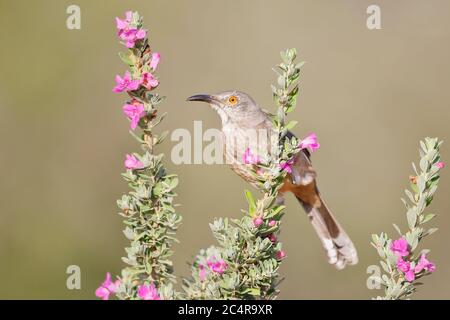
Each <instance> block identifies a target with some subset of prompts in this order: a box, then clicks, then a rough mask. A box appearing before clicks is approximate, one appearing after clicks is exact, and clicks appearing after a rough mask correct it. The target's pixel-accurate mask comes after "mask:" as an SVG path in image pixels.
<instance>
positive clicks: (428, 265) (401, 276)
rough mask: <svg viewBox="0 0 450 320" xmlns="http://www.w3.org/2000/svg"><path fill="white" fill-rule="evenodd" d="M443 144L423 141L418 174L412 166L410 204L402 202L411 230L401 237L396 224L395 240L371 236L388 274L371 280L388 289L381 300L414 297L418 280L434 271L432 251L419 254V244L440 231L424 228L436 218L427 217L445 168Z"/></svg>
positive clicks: (401, 234) (382, 234) (422, 251)
mask: <svg viewBox="0 0 450 320" xmlns="http://www.w3.org/2000/svg"><path fill="white" fill-rule="evenodd" d="M441 144H442V141H439V140H438V139H437V138H425V141H420V158H421V159H420V162H419V170H418V169H417V167H416V166H415V165H414V163H413V169H414V173H415V175H414V176H411V177H410V182H411V191H412V192H411V191H410V190H405V194H406V196H407V199H408V200H405V199H402V201H403V203H404V204H405V207H406V210H407V213H406V217H407V222H408V228H409V230H408V231H407V232H406V233H402V232H401V230H400V228H399V227H398V226H397V225H395V224H394V228H395V229H396V231H397V232H398V233H399V235H400V238H399V239H397V240H392V239H390V238H388V236H387V234H386V233H381V234H380V235H375V234H374V235H372V240H373V242H372V245H373V246H374V248H375V249H377V252H378V254H379V255H380V257H381V258H382V259H383V260H382V261H380V264H381V266H382V268H383V270H384V271H385V272H386V273H387V274H382V275H381V277H377V276H372V278H373V279H374V280H375V281H377V282H379V283H380V284H381V285H382V286H383V287H384V289H385V295H384V297H381V296H379V297H377V298H378V299H388V300H397V299H403V298H407V297H409V296H411V295H412V294H413V293H414V292H415V291H416V290H417V288H416V286H417V285H418V284H419V283H418V282H417V280H418V279H420V278H422V277H423V276H427V275H429V274H431V273H432V272H434V271H435V269H436V267H435V265H434V263H432V262H430V261H429V260H428V259H427V254H428V253H429V250H426V249H423V250H421V251H420V252H418V253H417V252H416V251H417V250H416V249H417V247H418V245H419V244H420V242H421V241H422V240H423V239H424V238H425V237H426V236H429V235H431V234H432V233H434V232H435V231H436V230H437V228H429V229H425V228H424V227H423V225H424V224H426V223H427V222H429V221H431V220H432V219H433V218H434V217H435V215H434V214H431V213H426V208H427V207H428V206H429V205H430V204H431V202H432V200H433V196H434V193H435V192H436V190H437V186H438V183H439V179H440V170H441V169H442V168H443V167H444V164H443V162H441V161H440V154H439V148H440V146H441Z"/></svg>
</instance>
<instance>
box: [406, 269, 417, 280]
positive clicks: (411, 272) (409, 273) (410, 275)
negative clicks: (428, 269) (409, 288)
mask: <svg viewBox="0 0 450 320" xmlns="http://www.w3.org/2000/svg"><path fill="white" fill-rule="evenodd" d="M405 279H406V281H408V282H413V281H414V279H416V275H415V274H414V270H408V271H406V272H405Z"/></svg>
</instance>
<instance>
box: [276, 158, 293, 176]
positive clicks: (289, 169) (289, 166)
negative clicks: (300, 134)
mask: <svg viewBox="0 0 450 320" xmlns="http://www.w3.org/2000/svg"><path fill="white" fill-rule="evenodd" d="M293 164H294V159H290V160H288V161H285V162H283V163H280V164H279V167H280V169H281V170H284V171H286V172H288V173H292V165H293Z"/></svg>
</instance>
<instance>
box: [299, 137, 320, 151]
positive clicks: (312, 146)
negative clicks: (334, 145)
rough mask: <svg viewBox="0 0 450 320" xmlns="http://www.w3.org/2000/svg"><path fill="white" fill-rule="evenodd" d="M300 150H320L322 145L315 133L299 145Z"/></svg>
mask: <svg viewBox="0 0 450 320" xmlns="http://www.w3.org/2000/svg"><path fill="white" fill-rule="evenodd" d="M299 147H300V149H302V150H303V149H308V150H309V151H311V152H313V151H315V150H317V149H319V148H320V144H319V143H318V142H317V136H316V134H315V133H310V134H309V135H307V136H306V138H304V139H303V140H302V141H300V144H299Z"/></svg>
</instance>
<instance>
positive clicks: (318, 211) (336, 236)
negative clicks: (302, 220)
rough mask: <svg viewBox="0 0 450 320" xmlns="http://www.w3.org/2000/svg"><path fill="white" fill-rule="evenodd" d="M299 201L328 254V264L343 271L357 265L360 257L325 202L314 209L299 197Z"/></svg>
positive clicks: (321, 201) (321, 202)
mask: <svg viewBox="0 0 450 320" xmlns="http://www.w3.org/2000/svg"><path fill="white" fill-rule="evenodd" d="M297 200H298V201H299V202H300V203H301V205H302V206H303V208H304V209H305V211H306V213H307V214H308V217H309V219H310V221H311V224H312V225H313V227H314V230H315V231H316V232H317V235H318V236H319V239H320V241H321V242H322V245H323V247H324V248H325V251H326V252H327V256H328V262H329V263H330V264H332V265H334V266H335V267H336V268H337V269H343V268H345V266H346V265H354V264H357V263H358V255H357V253H356V249H355V246H354V245H353V242H352V241H351V240H350V237H349V236H348V235H347V233H346V232H345V231H344V229H343V228H342V227H341V226H340V225H339V223H338V222H337V221H336V219H335V218H334V216H333V215H332V214H331V212H330V211H329V210H328V208H327V206H326V204H325V203H324V202H323V200H322V199H320V205H316V206H314V207H312V206H310V205H308V204H307V203H305V202H303V201H302V200H301V199H300V198H299V197H297Z"/></svg>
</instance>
